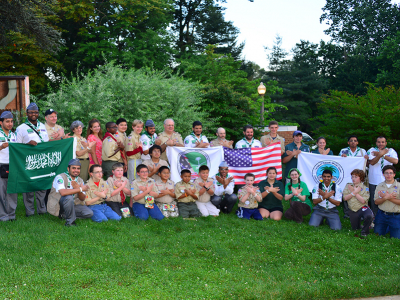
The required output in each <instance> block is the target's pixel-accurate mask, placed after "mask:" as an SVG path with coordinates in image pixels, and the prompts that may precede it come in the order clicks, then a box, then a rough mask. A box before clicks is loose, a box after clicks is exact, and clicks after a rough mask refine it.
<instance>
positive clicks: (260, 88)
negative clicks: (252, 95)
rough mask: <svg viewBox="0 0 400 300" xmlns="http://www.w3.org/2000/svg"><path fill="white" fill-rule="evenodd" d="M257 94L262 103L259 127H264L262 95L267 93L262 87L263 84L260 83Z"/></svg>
mask: <svg viewBox="0 0 400 300" xmlns="http://www.w3.org/2000/svg"><path fill="white" fill-rule="evenodd" d="M257 91H258V94H259V95H260V96H261V98H262V103H261V124H260V125H261V126H263V125H264V95H265V92H266V91H267V88H266V87H265V86H264V84H263V83H262V82H261V83H260V85H259V86H258V88H257Z"/></svg>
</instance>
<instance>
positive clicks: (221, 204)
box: [211, 161, 238, 214]
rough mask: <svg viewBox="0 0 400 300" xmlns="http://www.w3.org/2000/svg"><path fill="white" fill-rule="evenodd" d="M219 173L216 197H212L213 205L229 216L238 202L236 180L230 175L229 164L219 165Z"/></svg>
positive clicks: (216, 176) (222, 163)
mask: <svg viewBox="0 0 400 300" xmlns="http://www.w3.org/2000/svg"><path fill="white" fill-rule="evenodd" d="M218 171H219V172H218V173H217V174H216V175H215V176H214V177H213V178H214V196H212V197H211V202H212V204H214V205H215V207H216V208H218V209H219V210H220V211H221V212H223V213H225V214H229V213H230V212H231V211H232V208H233V207H234V206H235V204H236V202H237V199H238V198H237V196H236V195H235V194H234V193H233V189H234V188H235V180H234V179H233V176H232V175H229V174H228V173H229V167H228V164H227V163H226V162H225V161H223V162H221V164H220V165H219V169H218Z"/></svg>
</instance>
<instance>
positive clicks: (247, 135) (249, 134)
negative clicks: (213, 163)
mask: <svg viewBox="0 0 400 300" xmlns="http://www.w3.org/2000/svg"><path fill="white" fill-rule="evenodd" d="M243 134H244V138H242V139H241V140H240V141H238V142H237V143H236V145H235V149H241V148H261V147H262V145H261V143H260V141H259V140H256V139H255V138H254V129H253V126H251V125H246V126H244V127H243Z"/></svg>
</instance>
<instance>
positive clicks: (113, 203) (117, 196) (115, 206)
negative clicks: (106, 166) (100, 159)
mask: <svg viewBox="0 0 400 300" xmlns="http://www.w3.org/2000/svg"><path fill="white" fill-rule="evenodd" d="M112 174H113V176H111V177H108V179H107V184H108V186H109V187H110V189H111V190H112V192H111V196H110V198H108V199H107V200H106V204H107V205H108V206H109V207H111V209H112V210H113V211H115V212H116V213H117V214H118V216H120V217H122V211H121V209H122V208H126V207H128V208H129V204H128V203H127V202H126V201H125V199H126V196H127V195H130V193H131V190H130V186H129V181H128V178H126V177H124V176H123V175H124V165H123V164H122V163H116V164H114V165H113V166H112Z"/></svg>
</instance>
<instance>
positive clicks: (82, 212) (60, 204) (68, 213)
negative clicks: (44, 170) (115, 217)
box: [47, 158, 93, 226]
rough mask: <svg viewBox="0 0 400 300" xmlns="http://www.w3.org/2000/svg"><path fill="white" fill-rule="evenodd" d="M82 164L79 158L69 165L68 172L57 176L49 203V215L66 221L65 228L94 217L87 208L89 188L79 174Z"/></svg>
mask: <svg viewBox="0 0 400 300" xmlns="http://www.w3.org/2000/svg"><path fill="white" fill-rule="evenodd" d="M81 167H82V166H81V162H80V160H79V159H78V158H74V159H71V160H70V161H69V163H68V168H67V169H68V172H65V173H61V174H59V175H57V176H56V177H55V178H54V180H53V185H52V187H51V191H50V194H49V201H48V202H47V211H48V212H49V214H51V215H53V216H56V217H59V218H63V219H65V226H75V225H76V224H75V220H76V219H88V218H91V217H92V216H93V212H92V210H91V209H90V208H89V207H87V206H86V204H85V198H86V193H85V192H86V191H88V190H89V187H88V186H87V185H85V184H84V182H83V180H82V178H81V177H79V174H80V172H81Z"/></svg>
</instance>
